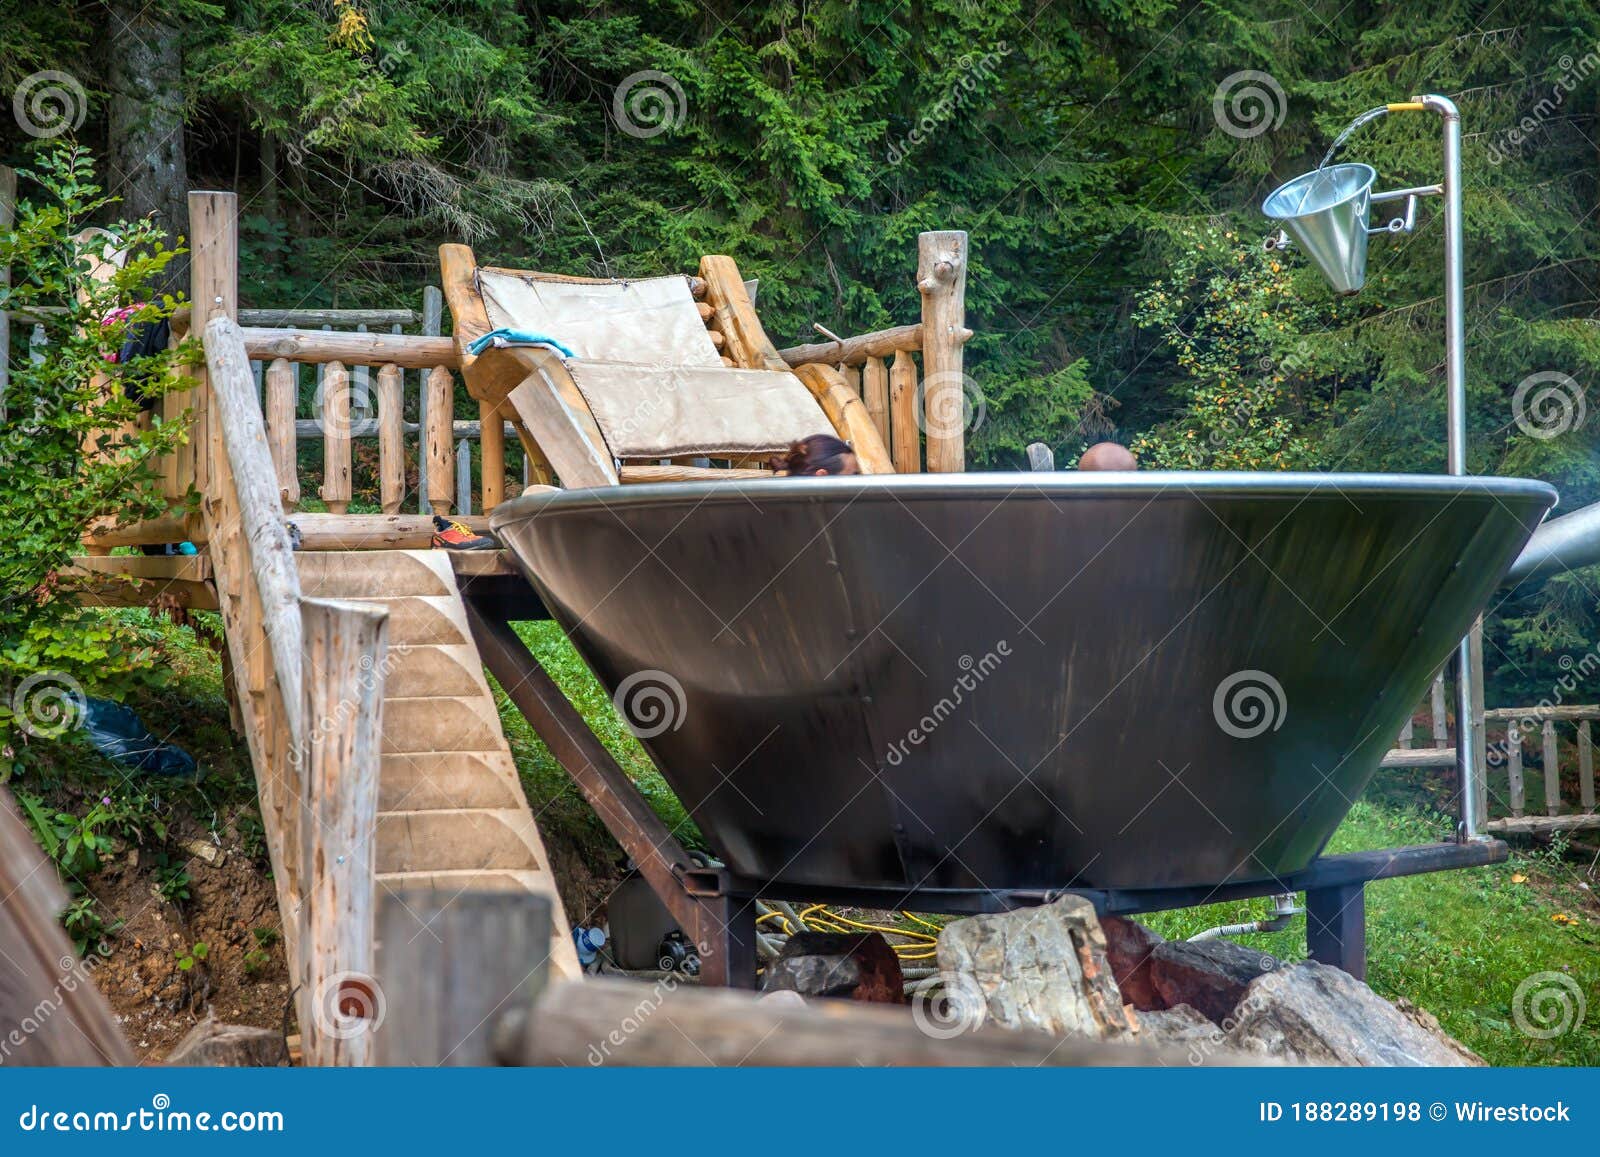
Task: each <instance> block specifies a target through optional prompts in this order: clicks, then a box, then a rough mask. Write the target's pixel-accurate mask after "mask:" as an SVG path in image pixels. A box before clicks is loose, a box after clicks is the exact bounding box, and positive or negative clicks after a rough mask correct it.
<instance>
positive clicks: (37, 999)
mask: <svg viewBox="0 0 1600 1157" xmlns="http://www.w3.org/2000/svg"><path fill="white" fill-rule="evenodd" d="M0 897H4V899H3V900H0V944H3V945H4V946H5V959H4V965H5V972H6V977H5V983H4V984H0V1025H4V1026H5V1027H6V1030H7V1035H6V1036H5V1037H4V1038H0V1039H3V1040H4V1042H5V1053H4V1059H5V1063H6V1064H7V1065H8V1066H20V1065H132V1064H135V1063H137V1062H136V1061H135V1059H134V1056H133V1052H132V1050H131V1049H129V1048H128V1042H127V1041H126V1040H125V1039H124V1038H123V1035H122V1030H121V1029H120V1028H118V1027H117V1018H116V1017H115V1016H114V1015H113V1014H112V1012H111V1007H110V1005H108V1004H107V1003H106V999H105V997H103V996H101V995H100V990H99V989H98V988H96V987H95V984H94V981H93V979H92V978H93V975H94V972H95V970H96V969H97V968H99V967H100V965H102V964H103V963H104V962H105V958H104V957H103V956H101V955H99V954H98V953H90V954H89V955H88V956H87V957H86V958H85V959H83V960H79V959H78V957H77V954H76V953H75V952H74V951H73V950H72V941H70V940H68V939H67V936H66V933H65V932H63V931H62V930H61V924H60V923H59V921H58V919H57V917H58V916H59V915H60V913H61V910H62V909H63V908H65V907H66V906H67V893H66V890H65V889H64V888H62V886H61V882H60V880H59V879H58V878H57V876H56V873H55V869H54V868H53V867H51V865H50V863H49V862H48V861H47V860H46V859H45V858H44V853H42V852H41V851H40V850H39V845H38V844H37V843H35V842H34V838H33V835H32V833H31V832H29V831H28V829H27V827H26V826H25V825H24V824H23V822H22V817H21V815H19V814H18V813H17V811H16V807H15V805H14V804H13V803H12V802H11V793H10V792H9V791H7V790H6V789H5V788H4V787H0ZM22 1029H27V1030H28V1031H27V1032H26V1033H24V1032H23V1031H20V1030H22Z"/></svg>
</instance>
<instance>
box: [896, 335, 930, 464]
mask: <svg viewBox="0 0 1600 1157" xmlns="http://www.w3.org/2000/svg"><path fill="white" fill-rule="evenodd" d="M920 425H921V423H920V422H919V421H918V420H917V364H916V362H914V361H912V360H911V355H910V354H908V353H906V351H905V350H896V351H895V353H894V364H893V365H891V366H890V367H889V427H890V433H891V435H892V437H891V442H892V445H891V447H890V451H889V453H890V457H891V458H892V459H893V460H894V472H895V473H896V474H917V473H920V472H921V470H922V435H921V431H920V430H919V427H920Z"/></svg>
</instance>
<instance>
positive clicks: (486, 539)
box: [433, 514, 500, 550]
mask: <svg viewBox="0 0 1600 1157" xmlns="http://www.w3.org/2000/svg"><path fill="white" fill-rule="evenodd" d="M433 545H434V548H435V549H436V550H499V549H500V544H499V543H498V542H496V541H495V540H494V538H492V537H491V536H489V535H487V534H479V533H478V532H477V531H475V530H473V529H472V528H471V527H470V526H467V525H466V524H465V523H460V522H456V521H455V520H453V519H449V518H440V517H439V516H438V515H437V514H435V515H434V516H433Z"/></svg>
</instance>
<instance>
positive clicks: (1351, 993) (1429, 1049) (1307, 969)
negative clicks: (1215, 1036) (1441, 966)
mask: <svg viewBox="0 0 1600 1157" xmlns="http://www.w3.org/2000/svg"><path fill="white" fill-rule="evenodd" d="M1416 1012H1417V1013H1420V1016H1417V1015H1407V1014H1406V1013H1404V1012H1402V1011H1400V1010H1399V1009H1398V1008H1396V1007H1395V1006H1394V1005H1392V1004H1390V1003H1389V1002H1388V1001H1387V1000H1384V999H1383V997H1381V996H1379V995H1378V994H1377V993H1375V992H1373V991H1372V989H1370V988H1368V987H1367V986H1366V985H1365V984H1363V983H1362V982H1361V981H1359V980H1357V979H1356V978H1355V977H1353V976H1351V975H1350V974H1349V973H1348V972H1345V971H1344V970H1343V969H1339V968H1333V967H1331V966H1329V965H1326V964H1318V963H1316V962H1315V961H1309V960H1308V961H1306V962H1304V963H1302V964H1295V965H1292V966H1286V967H1283V968H1279V969H1276V970H1275V971H1273V972H1269V973H1267V974H1265V975H1263V976H1260V977H1258V978H1257V979H1256V980H1254V981H1252V982H1251V984H1250V986H1249V988H1248V990H1247V991H1246V992H1245V995H1244V999H1243V1000H1241V1001H1240V1002H1239V1004H1238V1006H1237V1007H1236V1008H1235V1009H1234V1010H1233V1015H1232V1023H1231V1024H1230V1025H1229V1026H1228V1028H1227V1032H1226V1034H1225V1036H1224V1041H1225V1043H1226V1044H1227V1045H1229V1046H1231V1047H1233V1048H1236V1049H1239V1050H1240V1051H1243V1052H1253V1053H1257V1054H1259V1055H1262V1056H1268V1057H1272V1058H1274V1059H1277V1060H1283V1061H1290V1062H1298V1063H1301V1064H1310V1065H1363V1066H1373V1065H1378V1066H1381V1065H1427V1066H1448V1067H1461V1066H1466V1065H1481V1064H1483V1063H1484V1062H1483V1059H1482V1058H1481V1057H1479V1056H1477V1055H1476V1054H1475V1053H1473V1052H1471V1051H1470V1050H1469V1049H1467V1048H1466V1047H1465V1046H1464V1045H1462V1044H1460V1043H1459V1042H1457V1041H1455V1040H1452V1039H1451V1038H1450V1037H1449V1036H1447V1035H1446V1034H1445V1033H1444V1031H1443V1030H1442V1029H1440V1028H1439V1027H1438V1021H1435V1020H1434V1019H1433V1018H1432V1017H1431V1016H1428V1014H1426V1013H1422V1012H1421V1010H1420V1009H1418V1010H1416ZM1424 1018H1425V1019H1424Z"/></svg>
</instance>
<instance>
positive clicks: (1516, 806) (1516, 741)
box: [1506, 719, 1525, 816]
mask: <svg viewBox="0 0 1600 1157" xmlns="http://www.w3.org/2000/svg"><path fill="white" fill-rule="evenodd" d="M1506 790H1507V791H1508V792H1510V793H1511V814H1512V815H1513V816H1521V815H1522V810H1523V803H1524V800H1525V795H1524V788H1523V783H1522V723H1521V721H1519V720H1516V719H1513V720H1511V721H1510V722H1509V723H1507V724H1506Z"/></svg>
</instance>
